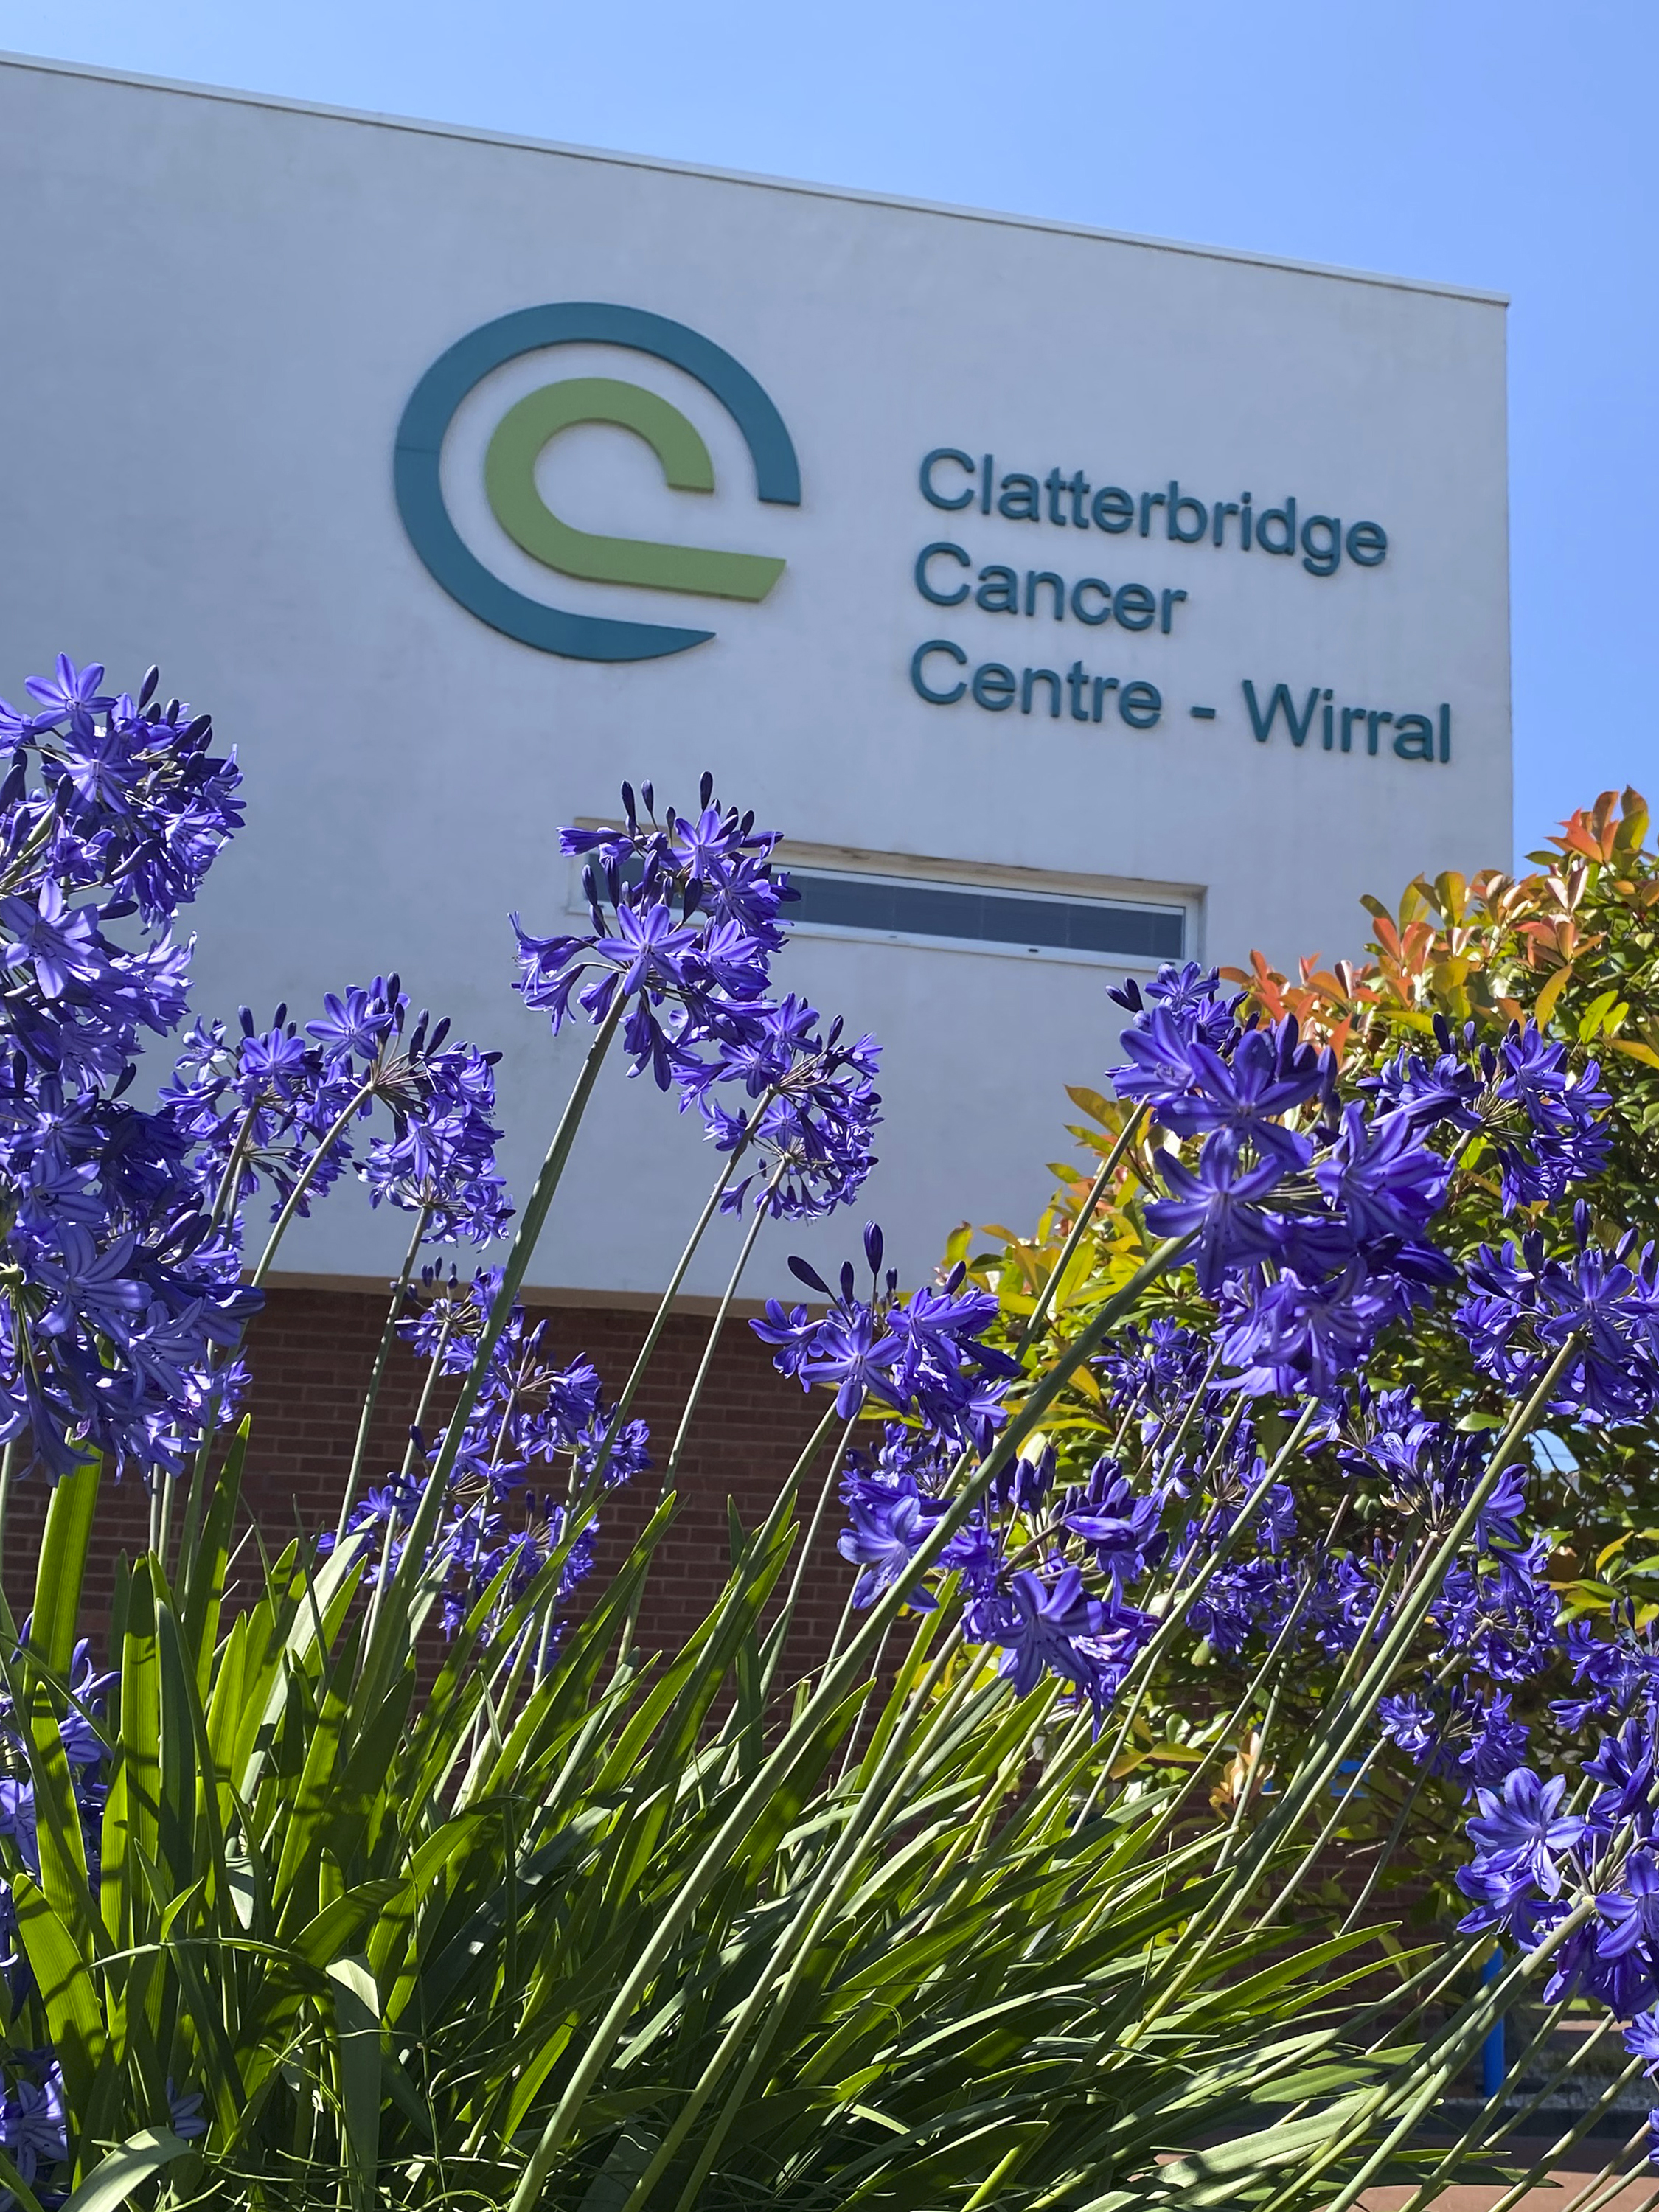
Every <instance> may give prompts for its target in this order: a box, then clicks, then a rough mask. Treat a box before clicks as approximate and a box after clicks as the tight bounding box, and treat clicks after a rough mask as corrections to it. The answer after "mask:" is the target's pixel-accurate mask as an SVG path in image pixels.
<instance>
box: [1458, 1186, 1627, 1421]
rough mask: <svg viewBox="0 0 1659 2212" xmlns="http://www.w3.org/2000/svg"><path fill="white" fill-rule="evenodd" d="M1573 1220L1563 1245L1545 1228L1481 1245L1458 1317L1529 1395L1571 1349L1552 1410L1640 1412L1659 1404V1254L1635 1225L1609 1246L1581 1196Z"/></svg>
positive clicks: (1480, 1360) (1507, 1381) (1482, 1350)
mask: <svg viewBox="0 0 1659 2212" xmlns="http://www.w3.org/2000/svg"><path fill="white" fill-rule="evenodd" d="M1573 1229H1574V1234H1573V1237H1572V1240H1571V1243H1570V1244H1569V1246H1568V1247H1567V1249H1565V1251H1559V1250H1557V1251H1553V1250H1551V1249H1550V1247H1549V1242H1548V1240H1547V1237H1546V1236H1545V1233H1544V1231H1542V1230H1541V1229H1535V1230H1531V1231H1528V1232H1527V1233H1526V1234H1525V1235H1524V1236H1522V1237H1521V1238H1520V1239H1519V1240H1518V1241H1511V1242H1509V1243H1505V1244H1504V1245H1503V1246H1502V1248H1501V1249H1498V1250H1494V1249H1492V1246H1490V1245H1483V1246H1482V1247H1481V1249H1480V1256H1479V1258H1478V1259H1477V1260H1476V1261H1474V1263H1473V1264H1472V1265H1471V1266H1470V1267H1469V1270H1468V1281H1469V1288H1470V1291H1471V1295H1470V1296H1469V1297H1468V1298H1466V1299H1465V1300H1464V1301H1463V1302H1462V1304H1461V1305H1460V1306H1459V1307H1458V1310H1457V1323H1458V1327H1459V1328H1461V1329H1462V1333H1463V1334H1464V1336H1465V1338H1466V1339H1467V1340H1468V1345H1469V1348H1470V1350H1471V1352H1473V1353H1474V1358H1475V1361H1476V1364H1478V1365H1479V1366H1480V1369H1481V1370H1483V1372H1485V1373H1486V1374H1488V1375H1490V1376H1492V1378H1493V1379H1494V1381H1496V1382H1498V1383H1501V1384H1502V1385H1503V1386H1504V1389H1505V1390H1507V1391H1509V1392H1510V1394H1511V1395H1515V1396H1516V1397H1524V1396H1526V1395H1528V1393H1529V1392H1530V1391H1531V1390H1532V1389H1533V1388H1534V1385H1535V1384H1536V1383H1538V1382H1539V1381H1540V1380H1541V1377H1542V1376H1543V1375H1544V1374H1545V1372H1546V1370H1547V1369H1548V1368H1549V1367H1550V1365H1551V1364H1552V1363H1553V1360H1554V1359H1555V1358H1556V1357H1557V1356H1558V1354H1559V1353H1562V1352H1565V1353H1566V1354H1567V1359H1566V1364H1565V1368H1564V1369H1563V1371H1562V1372H1561V1373H1560V1375H1559V1376H1558V1377H1557V1378H1556V1382H1555V1385H1554V1389H1553V1394H1552V1395H1551V1398H1550V1401H1549V1410H1550V1411H1551V1412H1552V1413H1565V1414H1567V1415H1570V1416H1571V1418H1572V1419H1575V1420H1578V1421H1582V1422H1583V1423H1584V1424H1585V1425H1588V1426H1603V1427H1607V1426H1614V1425H1618V1424H1620V1423H1622V1422H1626V1421H1635V1420H1640V1419H1644V1418H1646V1417H1647V1416H1648V1415H1650V1413H1652V1412H1653V1411H1654V1409H1655V1407H1659V1263H1656V1260H1655V1255H1654V1253H1653V1251H1652V1249H1651V1248H1644V1249H1642V1250H1640V1251H1638V1249H1636V1242H1635V1238H1634V1236H1633V1235H1632V1234H1628V1233H1627V1234H1626V1235H1625V1236H1624V1237H1620V1239H1619V1241H1618V1243H1616V1244H1614V1245H1613V1247H1612V1249H1607V1247H1606V1246H1604V1245H1601V1244H1599V1243H1596V1242H1595V1239H1594V1236H1593V1233H1592V1227H1591V1221H1590V1215H1589V1208H1588V1207H1587V1206H1584V1205H1583V1204H1582V1203H1581V1204H1579V1205H1578V1206H1576V1207H1575V1208H1574V1210H1573Z"/></svg>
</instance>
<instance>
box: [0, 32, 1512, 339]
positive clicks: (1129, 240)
mask: <svg viewBox="0 0 1659 2212" xmlns="http://www.w3.org/2000/svg"><path fill="white" fill-rule="evenodd" d="M0 69H23V70H35V71H37V72H39V73H40V74H41V75H44V76H74V77H89V78H91V79H93V80H94V82H99V83H104V84H118V85H131V86H133V87H136V88H138V89H140V90H143V91H147V92H167V93H173V94H179V95H180V96H181V97H184V98H186V99H192V100H223V101H226V102H228V103H229V104H231V105H234V106H246V107H266V108H276V109H278V110H279V111H281V112H285V113H289V114H295V115H314V116H320V117H322V118H325V119H326V120H327V121H330V122H334V123H356V124H359V125H365V126H367V127H368V128H370V129H374V130H381V131H413V132H416V133H417V134H419V135H422V136H424V137H435V138H456V139H461V140H464V141H468V142H471V143H475V144H478V145H485V146H510V147H513V148H515V149H518V150H520V151H521V152H524V153H532V154H551V155H557V156H559V157H561V158H562V159H564V160H567V161H605V162H609V163H611V165H612V166H613V167H618V168H626V169H653V170H659V171H662V172H663V173H665V174H667V175H670V176H683V177H700V178H704V179H708V180H710V181H712V182H714V183H716V184H727V185H749V186H752V187H754V188H755V189H757V190H759V191H784V192H797V193H799V194H802V195H803V196H805V197H808V198H813V199H831V200H848V201H851V202H853V203H854V204H856V205H860V206H866V207H890V208H897V209H901V210H903V211H905V212H906V213H908V214H912V215H933V216H945V217H947V218H950V219H952V220H954V221H957V222H984V223H993V224H995V225H998V226H999V227H1001V228H1008V229H1014V230H1036V231H1048V232H1052V233H1054V234H1058V235H1060V236H1061V237H1066V238H1089V239H1097V240H1100V241H1102V242H1103V243H1104V244H1108V245H1112V246H1139V247H1142V248H1144V249H1145V250H1146V251H1147V252H1157V253H1184V254H1188V255H1191V256H1192V257H1193V258H1195V259H1198V260H1205V261H1235V262H1242V263H1244V264H1247V265H1251V266H1254V267H1257V268H1262V269H1279V270H1285V271H1286V272H1288V273H1289V274H1291V275H1292V276H1322V277H1327V278H1332V279H1334V280H1336V281H1338V282H1340V283H1352V284H1372V285H1377V286H1380V287H1381V288H1383V289H1385V290H1389V291H1398V292H1426V293H1430V294H1433V295H1437V296H1439V297H1442V298H1445V299H1453V300H1467V301H1473V302H1474V303H1475V304H1476V305H1478V306H1481V307H1508V306H1509V304H1510V301H1509V295H1508V294H1507V293H1504V292H1492V291H1485V290H1481V289H1479V288H1478V287H1476V286H1474V285H1468V284H1451V283H1438V282H1437V281H1435V280H1434V279H1432V278H1430V277H1423V276H1388V275H1385V274H1383V273H1382V272H1380V271H1378V270H1370V269H1346V268H1342V267H1340V266H1337V265H1336V264H1330V263H1326V262H1319V261H1299V260H1297V259H1294V258H1291V256H1289V255H1285V254H1276V253H1254V252H1246V251H1245V250H1244V249H1243V248H1242V247H1237V246H1195V245H1193V244H1191V243H1189V242H1188V241H1187V240H1182V239H1173V238H1151V237H1146V236H1143V235H1141V234H1138V233H1136V232H1133V231H1123V230H1108V229H1105V228H1102V227H1101V226H1099V225H1097V224H1093V223H1082V222H1063V221H1061V220H1060V219H1059V218H1058V217H1055V216H1035V215H1011V214H1008V213H1006V212H1003V211H1000V210H996V209H992V208H973V207H958V206H956V205H953V204H951V202H949V201H945V200H926V199H914V198H910V197H907V196H905V195H904V194H902V193H899V192H879V191H861V190H860V189H859V188H857V187H856V186H854V185H826V184H814V183H811V182H808V181H806V180H805V179H800V178H798V177H770V176H764V175H761V174H758V173H756V172H754V171H752V170H747V169H725V168H718V167H713V166H712V165H709V164H707V163H704V162H699V161H669V160H667V159H665V158H664V157H663V156H661V155H653V154H626V153H616V152H612V151H611V150H609V149H605V148H603V147H595V146H577V145H571V144H567V143H564V142H562V141H561V140H558V139H552V138H532V137H523V136H521V135H520V134H519V133H517V132H513V131H485V130H482V129H479V128H478V127H477V126H476V125H471V124H463V123H437V122H432V121H428V120H426V119H423V118H420V117H418V116H407V115H387V114H381V113H378V112H375V111H374V110H373V109H369V108H356V107H338V106H332V105H331V104H330V103H328V102H326V101H324V100H295V99H291V98H289V97H288V96H287V95H286V94H279V93H266V92H245V91H240V90H238V89H237V88H235V87H234V86H230V85H213V84H197V83H193V82H191V81H190V80H188V79H186V78H181V77H166V76H148V75H146V74H144V73H143V71H140V70H118V69H108V68H105V67H102V66H100V65H97V64H93V63H88V62H70V61H58V60H56V59H54V58H52V57H51V56H48V55H43V54H24V53H14V52H9V51H8V50H4V49H0Z"/></svg>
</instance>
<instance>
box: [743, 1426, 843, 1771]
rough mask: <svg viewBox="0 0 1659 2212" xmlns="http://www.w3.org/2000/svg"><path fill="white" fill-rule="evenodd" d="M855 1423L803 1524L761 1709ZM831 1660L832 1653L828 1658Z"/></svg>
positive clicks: (771, 1639)
mask: <svg viewBox="0 0 1659 2212" xmlns="http://www.w3.org/2000/svg"><path fill="white" fill-rule="evenodd" d="M858 1421H859V1417H858V1415H857V1414H856V1413H854V1416H853V1418H852V1419H851V1420H850V1421H848V1424H847V1425H846V1427H845V1428H844V1429H843V1430H842V1432H841V1441H840V1443H838V1444H837V1445H836V1449H835V1452H834V1454H833V1455H832V1456H831V1458H830V1462H829V1466H828V1467H827V1468H825V1470H824V1476H823V1485H822V1486H821V1488H820V1489H819V1491H818V1502H817V1504H816V1505H815V1506H814V1507H813V1509H812V1518H811V1521H810V1522H808V1523H807V1528H806V1537H805V1541H804V1542H803V1544H802V1545H801V1547H800V1552H799V1556H798V1557H797V1559H796V1560H795V1571H794V1573H793V1575H792V1576H791V1577H790V1578H789V1589H788V1594H787V1596H786V1597H785V1599H784V1601H783V1604H782V1606H781V1608H780V1610H779V1613H778V1617H777V1619H776V1620H775V1621H774V1622H773V1624H772V1626H771V1627H770V1628H769V1630H768V1631H767V1647H768V1648H767V1652H766V1656H765V1660H764V1662H763V1665H762V1668H761V1702H762V1704H763V1705H764V1703H765V1702H766V1699H767V1696H768V1693H769V1692H770V1690H771V1687H772V1683H773V1680H774V1678H775V1675H776V1674H777V1670H778V1668H779V1667H780V1666H781V1664H782V1662H783V1647H784V1644H785V1643H786V1641H787V1638H788V1634H789V1627H790V1624H791V1622H792V1621H793V1620H794V1617H795V1607H796V1605H797V1604H798V1603H799V1599H800V1591H801V1584H802V1583H803V1582H804V1581H805V1577H806V1569H807V1564H808V1562H809V1561H810V1559H811V1556H812V1547H813V1545H814V1544H816V1543H817V1540H818V1531H819V1530H820V1528H823V1516H824V1515H825V1513H826V1512H827V1511H828V1510H829V1499H830V1496H831V1494H832V1493H833V1492H834V1490H835V1487H836V1477H837V1476H838V1475H839V1474H840V1473H841V1470H842V1465H843V1463H844V1462H845V1461H846V1458H847V1452H848V1446H849V1445H850V1444H851V1443H852V1441H853V1436H854V1431H855V1430H856V1429H857V1427H858ZM857 1587H858V1583H857V1579H856V1577H855V1578H854V1584H853V1588H854V1589H857ZM849 1596H850V1593H849ZM831 1656H834V1655H833V1652H832V1653H831ZM857 1733H858V1731H857V1730H856V1729H854V1735H857Z"/></svg>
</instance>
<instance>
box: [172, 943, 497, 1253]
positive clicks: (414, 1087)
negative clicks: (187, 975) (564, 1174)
mask: <svg viewBox="0 0 1659 2212" xmlns="http://www.w3.org/2000/svg"><path fill="white" fill-rule="evenodd" d="M500 1058H501V1054H499V1053H496V1052H480V1051H479V1050H478V1049H477V1047H476V1046H474V1045H471V1044H465V1043H463V1042H460V1040H459V1039H452V1038H451V1037H450V1035H449V1024H448V1023H447V1021H439V1022H434V1021H433V1020H432V1018H431V1017H430V1016H429V1015H428V1014H426V1013H422V1014H421V1015H419V1016H418V1017H417V1018H416V1020H415V1022H414V1024H413V1027H412V1028H410V1020H409V998H408V995H407V994H406V993H405V992H404V990H403V988H402V987H401V985H400V982H399V979H398V977H397V976H396V975H392V976H390V977H386V976H380V975H377V976H376V977H375V978H374V981H373V982H372V983H370V984H368V985H367V986H366V987H363V986H357V985H354V986H352V987H349V989H347V990H345V991H343V992H341V993H338V994H336V993H334V992H330V993H328V994H327V995H326V997H325V1000H324V1002H323V1012H322V1013H321V1014H320V1015H319V1017H318V1018H316V1019H315V1020H313V1021H309V1022H307V1024H305V1027H304V1030H303V1031H302V1030H301V1029H300V1027H299V1025H298V1024H296V1023H295V1022H292V1021H290V1020H289V1012H288V1008H287V1007H286V1006H278V1007H277V1009H276V1012H275V1014H274V1015H273V1016H272V1018H271V1020H270V1024H269V1025H268V1026H265V1027H263V1028H262V1027H261V1026H260V1025H259V1024H258V1023H257V1022H256V1021H255V1020H254V1018H253V1016H252V1013H251V1012H249V1010H248V1009H247V1008H246V1006H244V1007H243V1009H242V1011H241V1016H240V1026H239V1028H238V1029H236V1030H229V1031H227V1030H226V1028H225V1025H224V1024H222V1023H220V1022H213V1023H202V1022H198V1023H197V1024H196V1025H195V1027H194V1028H193V1029H192V1030H191V1032H190V1034H189V1036H187V1037H186V1038H185V1048H184V1051H183V1053H182V1054H180V1056H179V1063H178V1066H177V1067H176V1068H175V1070H174V1073H173V1081H172V1083H171V1084H170V1085H168V1086H167V1088H166V1089H165V1090H164V1091H163V1092H162V1094H161V1095H162V1102H163V1103H164V1105H166V1106H168V1107H170V1108H171V1109H173V1113H174V1114H175V1115H176V1116H177V1118H178V1120H179V1123H180V1124H181V1126H182V1127H184V1128H185V1130H186V1132H187V1133H188V1134H189V1136H190V1139H191V1143H192V1144H193V1145H194V1146H195V1148H196V1156H197V1162H198V1164H199V1169H200V1171H201V1173H202V1174H203V1176H204V1177H206V1178H210V1179H211V1180H212V1181H213V1182H214V1184H215V1186H216V1188H217V1189H218V1191H219V1192H220V1194H221V1200H220V1204H221V1210H222V1212H224V1213H225V1214H226V1217H227V1218H228V1219H230V1220H232V1221H234V1220H237V1219H239V1218H240V1208H241V1206H242V1205H244V1204H245V1203H246V1201H247V1200H250V1199H251V1198H252V1197H253V1196H254V1195H255V1194H256V1193H257V1192H258V1190H259V1188H260V1187H261V1185H262V1184H265V1185H268V1186H269V1188H270V1191H271V1193H272V1194H273V1197H272V1203H271V1208H270V1212H271V1218H272V1219H273V1220H275V1219H276V1218H277V1217H278V1216H279V1215H280V1214H281V1213H282V1212H283V1209H284V1207H285V1206H287V1204H288V1202H289V1199H290V1197H291V1196H292V1195H293V1194H295V1192H296V1191H297V1192H298V1193H299V1197H298V1203H297V1206H296V1207H295V1211H296V1212H298V1213H300V1214H301V1215H304V1214H307V1213H309V1212H310V1210H311V1206H312V1205H313V1202H314V1201H315V1200H316V1199H318V1198H319V1197H320V1196H322V1195H323V1194H325V1193H326V1192H327V1191H328V1189H329V1188H331V1186H332V1184H333V1183H334V1182H336V1181H337V1179H338V1178H339V1176H341V1175H343V1173H344V1172H345V1170H347V1169H348V1168H349V1167H350V1168H355V1170H356V1174H357V1176H358V1177H359V1179H360V1180H361V1181H362V1182H363V1184H364V1185H365V1186H366V1187H367V1188H368V1194H369V1202H370V1204H371V1205H372V1206H380V1205H381V1204H382V1203H386V1204H390V1205H392V1206H397V1207H398V1208H399V1209H401V1210H402V1211H403V1212H406V1213H414V1214H418V1215H419V1216H420V1217H421V1219H422V1242H423V1243H457V1242H459V1241H462V1240H465V1241H466V1242H469V1243H475V1244H486V1243H489V1242H490V1241H491V1240H492V1239H493V1238H494V1237H499V1236H500V1235H501V1232H502V1231H503V1230H504V1229H505V1227H506V1225H507V1221H508V1220H509V1219H510V1218H511V1216H512V1212H513V1208H512V1206H511V1204H510V1203H509V1201H508V1199H507V1186H506V1184H505V1182H503V1180H502V1178H501V1176H500V1175H499V1174H498V1172H497V1171H496V1165H495V1146H496V1143H497V1141H498V1140H499V1139H500V1136H501V1131H500V1130H499V1129H497V1128H496V1127H495V1126H494V1124H493V1119H492V1117H493V1115H494V1114H495V1064H496V1062H497V1061H498V1060H500ZM377 1106H378V1107H379V1108H380V1109H382V1110H383V1112H384V1113H385V1115H386V1117H387V1118H388V1119H389V1120H390V1121H391V1124H392V1128H391V1133H390V1135H383V1134H378V1133H377V1134H375V1135H374V1136H373V1137H371V1138H370V1139H369V1141H368V1146H367V1147H366V1148H365V1149H364V1150H363V1152H362V1155H361V1157H359V1156H358V1155H357V1153H356V1152H355V1151H354V1145H353V1130H354V1127H355V1125H356V1124H359V1123H362V1122H365V1121H368V1120H369V1119H370V1117H371V1116H373V1115H374V1112H375V1109H376V1108H377Z"/></svg>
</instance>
